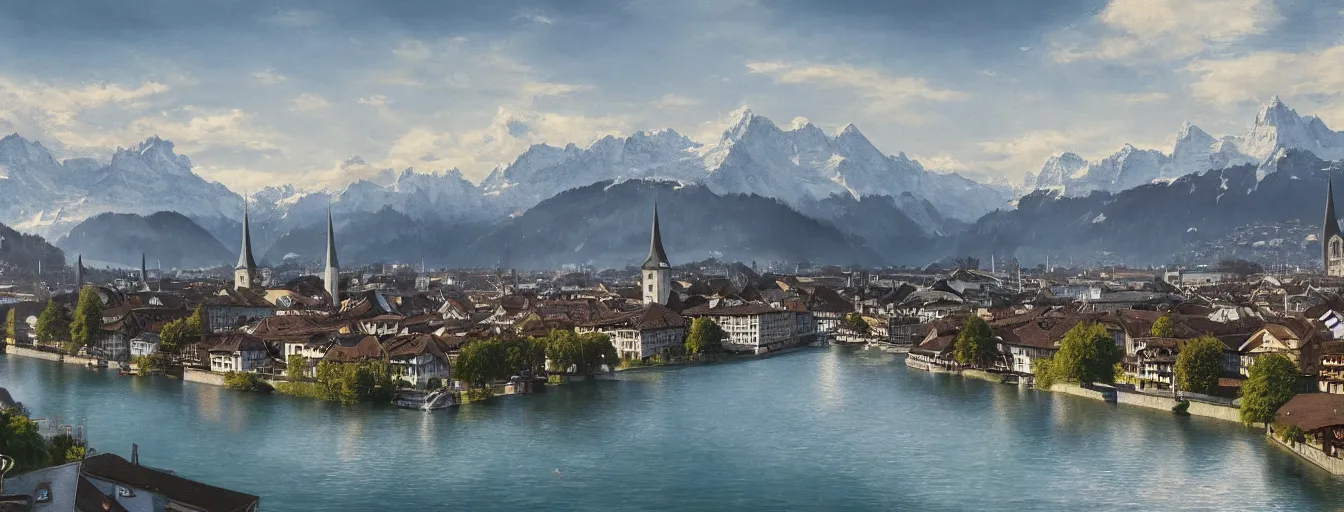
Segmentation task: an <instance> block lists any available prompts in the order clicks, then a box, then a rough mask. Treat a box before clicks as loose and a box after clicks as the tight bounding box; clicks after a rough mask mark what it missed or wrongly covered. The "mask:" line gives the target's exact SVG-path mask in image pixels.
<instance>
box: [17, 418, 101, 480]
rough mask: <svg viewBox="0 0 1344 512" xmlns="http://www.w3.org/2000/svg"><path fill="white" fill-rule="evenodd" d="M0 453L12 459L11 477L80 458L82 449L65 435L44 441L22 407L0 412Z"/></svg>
mask: <svg viewBox="0 0 1344 512" xmlns="http://www.w3.org/2000/svg"><path fill="white" fill-rule="evenodd" d="M0 453H3V454H5V455H8V456H9V457H11V458H13V459H14V468H13V470H12V471H13V473H14V474H18V473H23V472H25V471H31V470H34V469H40V468H44V467H47V466H54V465H60V464H65V463H67V462H71V461H76V460H80V459H83V458H84V455H85V448H84V446H82V445H80V444H79V443H77V442H75V439H74V438H73V437H71V436H70V435H68V434H62V435H59V436H56V437H53V438H51V439H50V440H47V439H46V438H44V437H42V434H41V432H40V431H39V429H38V426H37V422H35V421H33V420H32V419H30V418H29V417H28V411H25V410H24V409H23V408H22V407H10V408H6V409H3V410H0Z"/></svg>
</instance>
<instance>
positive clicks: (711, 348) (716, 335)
mask: <svg viewBox="0 0 1344 512" xmlns="http://www.w3.org/2000/svg"><path fill="white" fill-rule="evenodd" d="M726 337H727V333H724V332H723V328H722V327H719V324H718V322H715V321H714V319H713V318H709V317H704V316H702V317H700V318H696V319H695V320H692V321H691V331H690V333H689V334H687V335H686V342H685V343H684V346H685V347H686V356H687V357H692V358H693V357H695V356H696V355H698V354H714V353H718V352H721V351H723V340H724V338H726Z"/></svg>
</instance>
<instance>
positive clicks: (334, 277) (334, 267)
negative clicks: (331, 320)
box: [322, 205, 341, 310]
mask: <svg viewBox="0 0 1344 512" xmlns="http://www.w3.org/2000/svg"><path fill="white" fill-rule="evenodd" d="M322 282H323V284H324V285H326V287H327V295H330V296H331V305H332V307H333V308H335V309H337V310H339V309H340V308H341V264H340V262H339V261H338V260H337V259H336V228H335V226H334V223H333V222H332V221H331V205H327V268H326V269H324V270H323V272H322Z"/></svg>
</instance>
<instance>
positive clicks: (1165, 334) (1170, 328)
mask: <svg viewBox="0 0 1344 512" xmlns="http://www.w3.org/2000/svg"><path fill="white" fill-rule="evenodd" d="M1149 331H1150V332H1151V334H1152V335H1153V336H1155V337H1158V338H1172V337H1175V336H1176V320H1174V319H1172V318H1171V315H1169V314H1168V315H1162V316H1161V317H1158V319H1157V321H1156V322H1153V328H1152V329H1149Z"/></svg>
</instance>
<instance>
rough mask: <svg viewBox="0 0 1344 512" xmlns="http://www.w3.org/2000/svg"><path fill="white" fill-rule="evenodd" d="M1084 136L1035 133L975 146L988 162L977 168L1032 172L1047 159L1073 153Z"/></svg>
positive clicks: (1053, 131)
mask: <svg viewBox="0 0 1344 512" xmlns="http://www.w3.org/2000/svg"><path fill="white" fill-rule="evenodd" d="M1089 138H1091V137H1090V135H1088V134H1081V133H1069V132H1063V131H1059V130H1037V131H1032V132H1027V133H1025V134H1023V135H1021V136H1019V137H1014V138H1011V139H1001V140H991V141H984V142H981V143H979V144H978V146H979V147H980V149H981V150H982V151H984V153H985V154H986V155H988V158H987V159H986V161H985V162H982V163H981V164H980V165H981V166H983V167H986V168H990V169H994V170H997V171H1002V172H1005V173H1022V172H1026V171H1031V172H1036V171H1037V170H1038V169H1040V168H1041V165H1042V164H1044V163H1045V161H1046V160H1047V159H1049V158H1050V157H1051V156H1054V155H1056V154H1059V153H1062V152H1064V151H1076V150H1077V149H1078V148H1077V146H1078V144H1080V143H1081V142H1082V141H1085V140H1087V139H1089Z"/></svg>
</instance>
